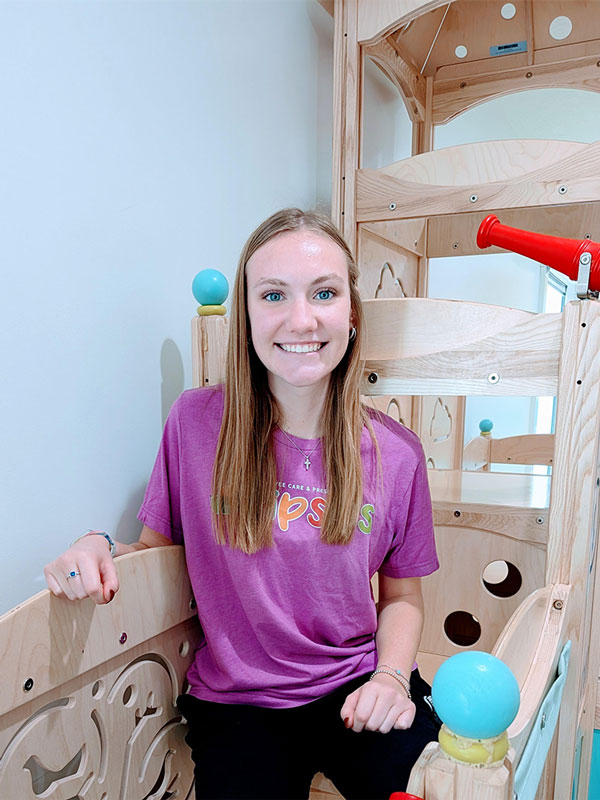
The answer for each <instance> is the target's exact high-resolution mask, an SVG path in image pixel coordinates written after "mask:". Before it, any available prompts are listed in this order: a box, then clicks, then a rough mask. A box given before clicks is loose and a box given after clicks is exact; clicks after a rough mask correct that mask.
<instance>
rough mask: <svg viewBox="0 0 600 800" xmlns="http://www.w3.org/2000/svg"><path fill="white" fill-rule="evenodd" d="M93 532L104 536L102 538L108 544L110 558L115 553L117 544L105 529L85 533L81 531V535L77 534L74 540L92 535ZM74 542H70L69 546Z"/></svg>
mask: <svg viewBox="0 0 600 800" xmlns="http://www.w3.org/2000/svg"><path fill="white" fill-rule="evenodd" d="M93 534H96V535H98V536H104V538H105V539H106V541H107V542H108V546H109V548H110V554H111V556H112V558H114V557H115V556H116V554H117V545H116V542H115V540H114V539H113V538H112V536H111V535H110V534H109V533H107V532H106V531H92V530H90V531H87V532H86V533H83V534H82V535H81V536H78V537H77V539H75V542H78V541H79V540H80V539H83V538H84V537H86V536H92V535H93ZM75 542H72V543H71V546H73V545H74V544H75Z"/></svg>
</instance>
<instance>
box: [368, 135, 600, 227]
mask: <svg viewBox="0 0 600 800" xmlns="http://www.w3.org/2000/svg"><path fill="white" fill-rule="evenodd" d="M488 144H490V145H492V144H493V143H488ZM495 146H496V156H492V155H491V153H492V151H493V149H494V148H493V147H490V148H488V152H489V153H490V159H492V160H496V157H497V159H499V160H500V161H501V162H504V163H509V162H510V160H511V159H512V158H515V159H516V160H517V161H519V160H520V161H521V163H523V164H524V163H525V160H526V159H525V158H524V157H523V153H524V148H523V145H522V143H521V142H519V141H509V142H497V143H495ZM463 148H467V150H463ZM473 148H474V146H472V145H460V146H458V147H451V148H446V149H445V150H437V151H434V153H431V154H428V158H429V164H428V168H429V169H430V171H432V172H433V173H434V174H440V173H442V172H445V173H447V174H450V173H451V172H452V169H453V164H454V162H455V161H458V163H460V164H462V165H464V167H465V169H464V170H463V172H462V176H461V184H460V185H456V184H450V185H446V184H432V183H429V182H419V181H415V180H412V176H413V174H414V170H413V168H412V166H410V165H408V164H407V162H410V159H407V161H406V162H404V163H403V162H398V163H397V164H395V165H393V167H394V170H395V175H390V174H389V172H386V171H385V170H389V169H390V168H385V169H384V170H374V169H361V170H359V171H358V173H357V176H356V191H357V195H356V218H357V221H358V222H368V221H383V220H391V219H410V218H415V217H424V216H425V217H432V216H439V215H445V214H456V213H470V212H473V211H474V210H477V211H494V210H497V209H500V208H525V207H531V206H552V205H564V204H565V201H568V202H569V203H583V202H593V201H596V200H598V197H599V196H600V178H598V175H599V174H600V142H594V143H592V144H589V145H584V146H581V147H579V148H578V149H577V150H576V151H575V152H572V153H571V154H570V155H567V156H566V157H564V158H560V159H559V160H558V161H557V162H556V163H553V164H549V165H548V164H544V165H543V166H541V167H540V168H536V166H535V163H530V169H529V171H526V172H525V171H524V172H522V173H521V174H520V175H515V176H513V177H511V178H507V179H502V180H495V181H486V182H483V183H482V182H479V181H478V178H477V175H478V170H479V169H480V163H481V162H480V160H477V161H475V162H474V166H473V182H472V183H471V182H469V181H468V180H467V177H468V162H467V160H466V159H465V158H464V157H463V155H464V154H465V153H466V152H472V153H475V152H476V150H475V149H473ZM549 149H550V146H549V145H548V146H547V147H546V149H545V152H546V154H547V153H548V152H549ZM559 149H560V148H557V151H556V152H558V151H559ZM481 152H483V151H481ZM416 158H424V156H417V157H416ZM438 162H439V163H438ZM434 163H435V169H434V167H433V164H434ZM402 167H407V169H408V170H409V171H410V176H411V179H404V177H400V175H401V174H402V172H401V168H402ZM462 181H465V182H464V183H462ZM561 186H564V187H566V193H562V194H561V193H560V192H559V187H561ZM390 206H391V208H390Z"/></svg>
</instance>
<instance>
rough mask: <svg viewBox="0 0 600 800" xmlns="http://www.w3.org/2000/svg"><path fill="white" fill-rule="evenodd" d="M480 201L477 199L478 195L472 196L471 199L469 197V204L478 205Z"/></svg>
mask: <svg viewBox="0 0 600 800" xmlns="http://www.w3.org/2000/svg"><path fill="white" fill-rule="evenodd" d="M478 200H479V198H478V197H477V195H476V194H472V195H471V197H469V202H470V203H476V202H477V201H478Z"/></svg>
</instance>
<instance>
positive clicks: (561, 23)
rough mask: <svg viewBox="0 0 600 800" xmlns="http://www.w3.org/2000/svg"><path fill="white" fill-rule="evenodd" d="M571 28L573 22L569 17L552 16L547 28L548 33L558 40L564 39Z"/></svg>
mask: <svg viewBox="0 0 600 800" xmlns="http://www.w3.org/2000/svg"><path fill="white" fill-rule="evenodd" d="M572 30H573V23H572V22H571V20H570V19H569V17H563V16H561V17H554V19H553V20H552V22H551V23H550V26H549V28H548V33H549V34H550V36H551V37H552V38H553V39H556V40H557V41H560V40H561V39H566V38H567V36H569V35H570V33H571V31H572Z"/></svg>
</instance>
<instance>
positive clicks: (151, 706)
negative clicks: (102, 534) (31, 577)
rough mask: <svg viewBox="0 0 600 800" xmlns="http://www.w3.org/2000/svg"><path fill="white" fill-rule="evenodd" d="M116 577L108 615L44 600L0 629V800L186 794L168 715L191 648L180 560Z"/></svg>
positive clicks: (190, 613)
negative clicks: (117, 582)
mask: <svg viewBox="0 0 600 800" xmlns="http://www.w3.org/2000/svg"><path fill="white" fill-rule="evenodd" d="M116 567H117V572H118V575H119V580H120V584H121V588H120V590H119V592H118V593H117V594H116V596H115V598H114V600H113V601H112V602H111V603H109V604H108V605H103V606H96V605H95V604H94V603H93V601H92V600H91V599H86V600H82V601H77V602H71V601H69V600H66V599H59V598H56V597H54V596H53V595H51V594H50V592H49V591H47V590H46V591H44V592H41V593H40V594H38V595H36V596H35V597H33V598H31V599H30V600H28V601H27V602H26V603H24V604H23V605H21V606H19V607H17V608H15V609H13V610H12V611H10V612H8V614H5V615H4V616H3V617H2V618H1V619H0V647H1V649H0V665H1V668H2V672H3V688H2V693H1V694H0V708H1V713H2V714H3V715H2V718H1V723H0V754H1V755H0V797H2V798H15V799H16V798H18V800H37V798H39V797H41V796H43V797H51V798H52V800H68V798H73V797H85V798H89V800H102V798H108V797H111V798H113V797H114V798H118V797H121V798H134V797H142V796H143V797H148V798H150V797H163V796H167V794H169V793H172V794H173V796H178V797H181V798H182V800H183V798H191V796H192V794H193V764H192V760H191V757H190V752H189V750H188V748H187V745H186V744H185V742H184V736H185V733H186V727H185V725H184V724H182V720H181V716H180V714H179V712H178V710H177V708H176V706H175V701H176V698H177V696H178V694H180V693H181V691H182V688H183V681H184V676H185V673H186V671H187V668H188V666H189V664H190V663H191V661H192V658H193V654H194V650H195V644H196V642H197V640H198V636H199V626H198V621H197V618H196V615H195V611H194V610H193V608H192V607H191V605H190V599H191V597H192V594H191V589H190V586H189V583H188V581H187V580H186V579H184V580H182V576H185V574H186V573H185V560H184V556H183V549H182V548H181V547H166V548H153V549H150V550H145V551H138V552H136V553H132V554H130V555H126V556H122V557H121V558H119V559H118V560H117V561H116ZM149 586H151V587H152V591H148V587H149Z"/></svg>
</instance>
